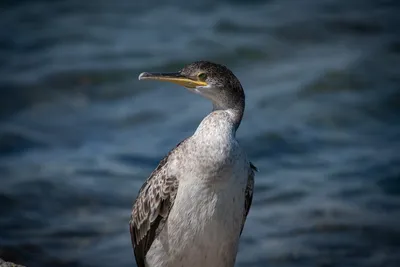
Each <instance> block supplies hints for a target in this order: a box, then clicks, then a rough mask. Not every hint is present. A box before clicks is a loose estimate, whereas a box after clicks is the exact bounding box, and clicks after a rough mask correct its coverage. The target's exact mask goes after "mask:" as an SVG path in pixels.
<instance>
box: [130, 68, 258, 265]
mask: <svg viewBox="0 0 400 267" xmlns="http://www.w3.org/2000/svg"><path fill="white" fill-rule="evenodd" d="M139 80H157V81H165V82H172V83H175V84H178V85H181V86H183V87H185V88H186V89H188V90H189V91H190V92H193V93H195V94H198V95H201V96H203V97H205V98H206V99H208V100H210V101H211V103H212V106H213V109H212V111H211V112H210V113H209V114H208V115H207V116H206V117H205V118H204V119H203V120H202V121H201V123H200V124H199V126H198V127H197V129H196V130H195V131H194V133H193V135H191V136H190V137H187V138H186V139H184V140H183V141H181V142H180V143H179V144H178V145H177V146H176V147H175V148H174V149H172V150H171V151H170V152H169V153H168V154H167V155H166V156H165V157H164V158H163V159H162V160H161V161H160V163H159V164H158V166H157V167H156V169H155V170H154V171H153V172H152V173H151V174H150V176H149V177H148V179H147V180H146V181H145V182H144V184H143V185H142V187H141V188H140V190H139V193H138V195H137V198H136V200H135V202H134V204H133V208H132V213H131V217H130V221H129V228H130V234H131V241H132V246H133V252H134V256H135V260H136V264H137V266H138V267H204V266H206V267H232V266H234V264H235V261H236V257H237V253H238V246H239V239H240V237H241V234H242V231H243V227H244V225H245V222H246V218H247V216H248V214H249V210H250V207H251V204H252V199H253V188H254V177H255V172H257V171H258V170H257V168H256V167H255V166H254V165H253V164H252V163H251V162H250V161H249V160H248V157H247V155H246V153H245V151H244V149H243V148H242V147H241V146H240V145H239V143H238V141H237V139H236V131H237V130H238V128H239V125H240V123H241V121H242V117H243V113H244V109H245V94H244V91H243V87H242V85H241V83H240V81H239V80H238V78H237V77H236V76H235V75H234V74H233V72H232V71H231V70H229V69H228V68H227V67H226V66H224V65H221V64H217V63H213V62H210V61H195V62H193V63H190V64H187V65H185V66H184V67H183V68H182V69H181V70H180V71H178V72H176V73H155V72H143V73H141V74H140V75H139Z"/></svg>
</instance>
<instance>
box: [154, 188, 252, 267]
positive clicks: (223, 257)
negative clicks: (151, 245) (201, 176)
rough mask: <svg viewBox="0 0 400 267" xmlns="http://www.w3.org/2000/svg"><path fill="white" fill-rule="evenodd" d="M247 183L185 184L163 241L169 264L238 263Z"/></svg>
mask: <svg viewBox="0 0 400 267" xmlns="http://www.w3.org/2000/svg"><path fill="white" fill-rule="evenodd" d="M244 191H245V185H244V184H242V183H241V182H240V181H238V180H236V181H233V182H231V183H229V184H221V185H214V186H210V185H208V184H191V183H183V184H181V185H180V187H179V190H178V194H177V197H176V199H175V203H174V206H173V208H172V210H171V213H170V215H169V218H168V222H167V223H166V225H165V227H164V229H163V231H162V233H161V234H160V236H159V242H160V243H159V244H162V247H163V248H164V249H167V252H165V253H166V254H168V255H169V257H168V258H169V261H170V264H169V265H167V266H176V267H179V266H191V267H197V266H207V267H213V266H219V267H224V266H226V267H231V266H233V265H234V262H235V258H236V253H237V246H238V240H239V236H240V229H241V224H242V218H243V209H244Z"/></svg>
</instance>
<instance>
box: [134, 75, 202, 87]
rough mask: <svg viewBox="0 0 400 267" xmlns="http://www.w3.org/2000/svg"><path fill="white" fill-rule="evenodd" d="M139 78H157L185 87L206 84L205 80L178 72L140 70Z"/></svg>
mask: <svg viewBox="0 0 400 267" xmlns="http://www.w3.org/2000/svg"><path fill="white" fill-rule="evenodd" d="M139 80H159V81H166V82H172V83H176V84H179V85H181V86H184V87H186V88H192V89H193V88H196V87H197V86H207V83H206V82H203V81H199V80H196V79H193V78H191V77H186V76H184V75H182V74H180V73H149V72H142V73H141V74H140V75H139Z"/></svg>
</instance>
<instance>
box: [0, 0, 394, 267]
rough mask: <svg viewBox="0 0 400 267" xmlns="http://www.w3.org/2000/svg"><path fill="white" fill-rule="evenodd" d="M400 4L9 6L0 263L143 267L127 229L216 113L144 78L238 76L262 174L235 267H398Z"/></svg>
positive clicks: (2, 56)
mask: <svg viewBox="0 0 400 267" xmlns="http://www.w3.org/2000/svg"><path fill="white" fill-rule="evenodd" d="M399 10H400V9H399V4H398V3H397V2H396V1H358V0H355V1H344V0H339V1H333V0H331V1H328V0H321V1H311V0H309V1H306V0H302V1H286V0H284V1H262V0H259V1H250V2H247V1H240V0H236V1H233V0H231V1H228V0H226V1H220V2H217V1H211V0H209V1H197V2H190V1H182V0H176V1H157V0H154V1H148V2H145V1H123V0H118V1H106V0H99V1H76V0H69V1H5V2H4V3H3V2H2V3H1V4H0V13H1V16H0V94H1V97H0V177H1V178H0V179H1V180H0V207H1V208H0V257H1V258H4V259H6V260H9V261H14V262H17V263H20V264H25V265H27V266H29V267H39V266H40V267H50V266H52V267H53V266H74V267H75V266H76V267H80V266H82V267H83V266H85V267H86V266H96V267H97V266H103V267H107V266H110V267H111V266H116V265H118V266H134V257H133V253H132V248H131V244H130V236H129V230H128V220H129V215H130V208H131V205H132V202H133V200H134V198H135V197H136V194H137V191H138V189H139V188H140V186H141V184H142V183H143V181H144V180H145V179H146V178H147V176H148V175H149V174H150V172H151V171H152V170H153V169H154V168H155V167H156V165H157V164H158V162H159V160H160V159H161V158H162V157H163V156H164V155H165V154H166V153H167V152H168V151H169V150H170V149H171V148H172V147H174V146H175V145H176V144H177V143H178V142H179V141H181V140H182V139H183V138H185V137H187V136H189V135H190V134H192V133H193V131H194V130H195V128H196V126H197V125H198V123H199V122H200V121H201V119H202V118H203V117H204V116H205V115H206V114H207V112H209V110H210V108H211V106H210V104H209V103H208V102H207V101H206V100H204V99H201V98H199V97H198V96H196V95H192V94H190V93H189V92H187V91H186V90H184V89H182V88H179V87H177V86H174V85H172V84H171V85H170V84H161V83H150V82H149V83H147V82H146V83H142V82H140V83H139V82H138V81H137V76H138V74H139V73H140V72H142V71H176V70H178V69H180V68H181V67H182V66H183V65H184V64H186V63H189V62H191V61H194V60H198V59H207V60H211V61H216V62H219V63H223V64H225V65H227V66H228V67H230V68H231V69H232V70H233V71H234V72H235V74H237V76H238V77H239V79H240V80H241V82H242V85H243V87H244V88H245V90H246V96H247V107H246V113H245V116H244V121H243V122H242V124H241V127H240V129H239V131H238V138H239V140H240V142H241V144H242V145H243V146H244V147H245V149H246V151H247V152H248V155H249V157H250V159H251V160H252V162H254V164H255V165H256V166H257V167H258V168H259V170H260V172H259V173H257V176H256V189H255V193H254V201H253V206H252V209H251V211H250V215H249V217H248V219H247V223H246V227H245V229H244V232H243V235H242V239H241V245H240V251H239V254H238V259H237V264H236V265H237V266H248V267H251V266H257V267H258V266H259V267H261V266H285V267H289V266H304V267H308V266H341V267H342V266H343V267H345V266H346V267H347V266H351V267H357V266H393V267H395V266H399V264H400V156H399V149H400V115H399V114H400V91H399V89H400V68H399V66H400V65H399V63H400V60H399V59H400V30H399V29H400V26H399V25H400V19H399V17H398V12H399Z"/></svg>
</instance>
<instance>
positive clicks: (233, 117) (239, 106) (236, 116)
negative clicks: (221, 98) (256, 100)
mask: <svg viewBox="0 0 400 267" xmlns="http://www.w3.org/2000/svg"><path fill="white" fill-rule="evenodd" d="M244 107H245V103H244V99H240V100H238V102H237V103H236V104H235V105H229V106H227V107H224V106H220V105H218V104H216V103H213V111H212V113H211V114H213V113H215V112H224V113H225V114H227V115H228V116H222V117H223V118H221V119H222V120H228V121H230V122H231V123H232V126H233V129H234V133H236V131H237V129H238V128H239V126H240V123H241V121H242V118H243V113H244ZM211 114H210V115H211Z"/></svg>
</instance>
